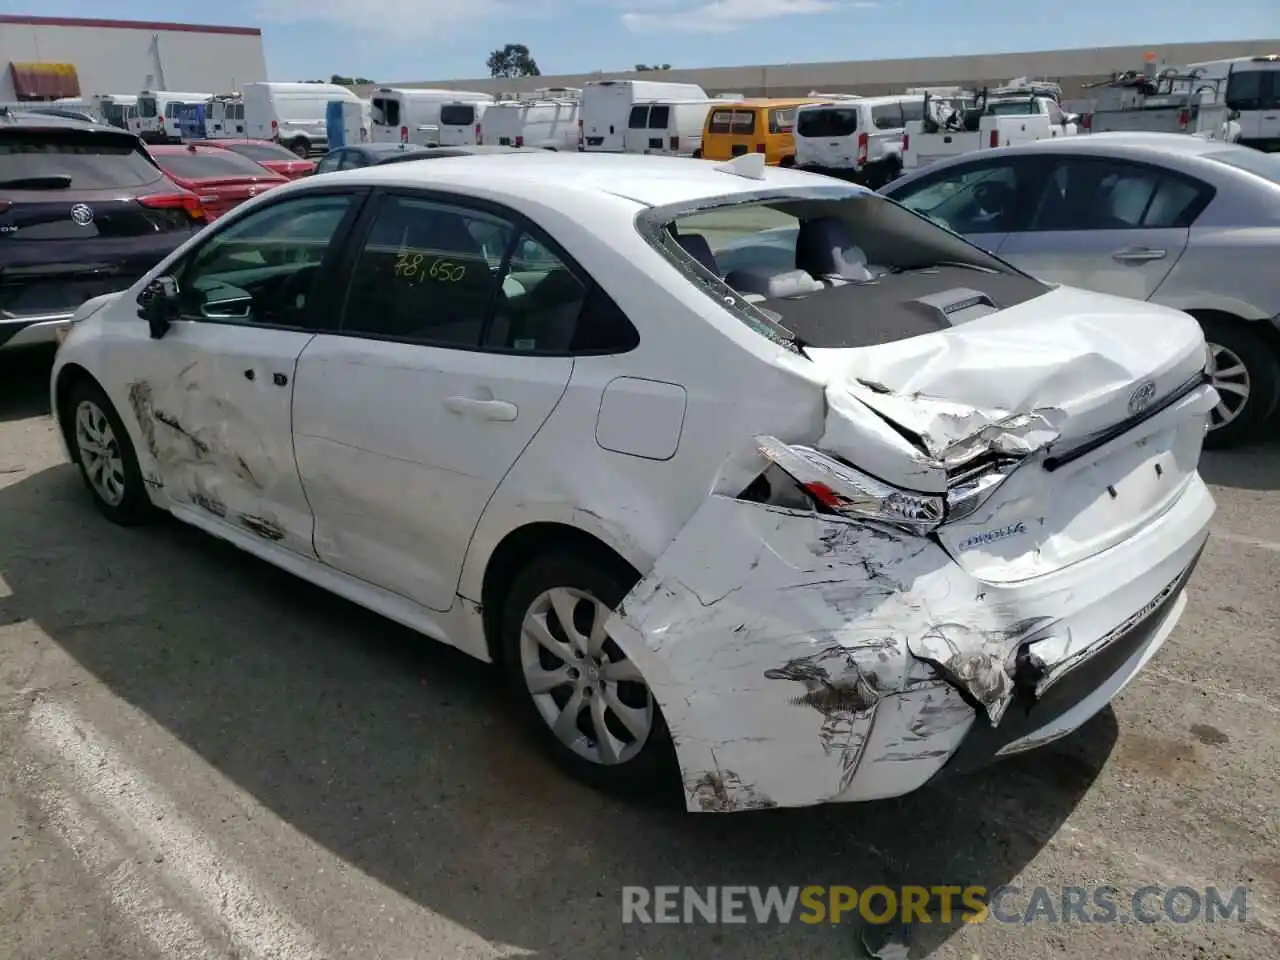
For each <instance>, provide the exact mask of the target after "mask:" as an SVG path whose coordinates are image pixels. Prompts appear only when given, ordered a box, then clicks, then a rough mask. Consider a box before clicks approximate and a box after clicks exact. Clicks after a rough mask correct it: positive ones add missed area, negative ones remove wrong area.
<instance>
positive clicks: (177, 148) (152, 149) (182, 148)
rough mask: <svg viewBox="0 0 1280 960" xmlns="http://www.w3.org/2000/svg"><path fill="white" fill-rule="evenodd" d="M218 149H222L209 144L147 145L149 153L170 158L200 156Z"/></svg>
mask: <svg viewBox="0 0 1280 960" xmlns="http://www.w3.org/2000/svg"><path fill="white" fill-rule="evenodd" d="M218 149H221V148H219V147H215V146H212V145H211V144H207V143H152V144H148V145H147V151H148V152H149V153H159V154H161V155H163V156H168V157H173V156H177V155H178V154H181V153H196V154H198V153H202V152H207V151H210V150H218Z"/></svg>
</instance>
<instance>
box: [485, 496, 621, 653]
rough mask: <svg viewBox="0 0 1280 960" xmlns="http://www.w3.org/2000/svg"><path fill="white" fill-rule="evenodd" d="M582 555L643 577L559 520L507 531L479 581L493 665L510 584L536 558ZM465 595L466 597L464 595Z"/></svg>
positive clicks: (584, 532)
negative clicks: (503, 606) (563, 554)
mask: <svg viewBox="0 0 1280 960" xmlns="http://www.w3.org/2000/svg"><path fill="white" fill-rule="evenodd" d="M558 552H573V553H578V554H585V555H587V556H590V557H593V558H595V559H597V560H598V561H599V562H600V563H602V564H608V565H612V566H614V567H616V568H617V569H618V571H619V572H620V573H622V574H625V575H626V576H629V577H632V578H634V579H635V580H636V581H639V580H640V578H641V577H642V576H643V574H642V573H641V571H640V570H639V569H637V566H636V564H635V563H634V562H632V560H629V559H627V558H626V557H625V556H623V554H622V553H621V552H620V551H619V550H617V549H615V547H614V546H612V545H610V544H609V543H608V542H606V540H604V539H602V538H601V537H599V536H596V535H595V534H593V533H591V532H589V531H587V530H584V529H582V528H581V527H577V526H573V525H572V524H569V523H564V522H562V521H558V520H533V521H530V522H527V523H524V524H522V525H521V526H518V527H515V528H513V529H512V530H510V531H508V532H507V533H506V535H505V536H503V537H502V539H501V540H499V541H498V543H497V545H496V546H495V547H494V549H493V550H492V551H491V552H490V553H489V556H488V560H487V561H486V563H485V565H484V572H483V575H482V576H481V578H480V590H479V593H480V615H481V626H482V628H483V631H484V640H485V648H486V650H487V651H488V654H489V658H490V659H491V660H492V661H493V662H494V663H495V664H496V663H500V662H501V658H502V638H501V619H502V601H503V598H504V597H505V596H506V594H507V591H508V590H510V588H511V584H512V583H513V582H514V581H515V578H516V577H517V576H519V574H520V571H521V570H523V569H525V568H526V567H527V566H528V565H529V564H530V563H532V562H533V561H534V560H536V559H537V558H538V557H541V556H546V555H548V554H551V553H558ZM464 595H465V594H464Z"/></svg>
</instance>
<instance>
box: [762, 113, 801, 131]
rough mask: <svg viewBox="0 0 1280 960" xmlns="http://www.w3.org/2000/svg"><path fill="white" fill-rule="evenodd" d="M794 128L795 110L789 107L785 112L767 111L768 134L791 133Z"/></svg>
mask: <svg viewBox="0 0 1280 960" xmlns="http://www.w3.org/2000/svg"><path fill="white" fill-rule="evenodd" d="M795 128H796V109H795V107H789V108H787V109H786V110H780V109H777V108H775V109H773V110H770V111H769V132H770V133H791V132H792V131H793V130H794V129H795Z"/></svg>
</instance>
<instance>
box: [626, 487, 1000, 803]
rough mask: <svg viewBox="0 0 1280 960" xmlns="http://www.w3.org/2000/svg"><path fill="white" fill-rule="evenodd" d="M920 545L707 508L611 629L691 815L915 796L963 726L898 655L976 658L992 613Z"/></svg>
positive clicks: (962, 708) (756, 512)
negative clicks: (953, 639) (659, 730)
mask: <svg viewBox="0 0 1280 960" xmlns="http://www.w3.org/2000/svg"><path fill="white" fill-rule="evenodd" d="M975 600H976V595H975V591H974V589H973V588H972V582H971V581H969V580H968V578H967V577H966V576H965V575H964V574H963V573H962V572H960V571H959V570H958V568H956V567H955V565H954V564H953V563H952V562H951V561H950V559H949V558H948V557H947V555H946V554H945V553H944V552H943V550H942V549H941V548H940V547H938V546H937V545H936V544H935V543H934V542H933V541H931V540H927V539H923V538H918V537H911V536H906V535H901V536H900V535H895V534H893V533H888V532H882V531H880V530H877V529H872V528H869V527H866V526H863V525H860V524H856V523H852V522H848V521H845V520H842V519H839V518H833V517H828V516H825V515H819V514H816V513H805V512H801V511H795V510H788V509H783V508H777V507H771V506H767V505H762V504H759V503H754V502H746V501H740V500H736V499H733V498H730V497H726V496H720V495H716V494H713V495H711V496H710V497H709V498H708V499H707V500H706V501H705V503H704V504H703V505H702V506H701V507H700V508H699V510H698V511H697V512H696V513H695V514H694V516H693V518H692V519H691V520H690V522H689V523H688V524H687V525H686V526H685V528H684V529H683V531H682V532H681V533H680V535H679V536H678V537H677V538H676V539H675V541H674V542H673V543H672V544H671V546H670V547H669V548H668V549H667V550H666V552H664V553H663V554H662V556H661V557H660V558H659V559H658V561H657V563H656V565H655V566H654V569H653V570H652V572H651V573H650V574H649V575H648V576H647V577H645V578H644V579H643V580H642V581H641V582H640V583H639V584H637V585H636V587H635V589H633V590H632V591H631V593H630V594H628V595H627V597H626V598H625V599H624V600H623V602H622V604H621V605H620V606H619V608H618V610H617V612H616V613H615V615H614V616H613V617H612V618H611V619H610V621H609V624H608V630H609V633H610V634H611V635H612V636H613V637H614V639H615V640H616V642H617V643H618V644H619V645H620V646H621V647H622V648H623V650H624V651H625V652H626V653H627V655H628V656H629V657H630V658H631V659H632V660H633V662H635V663H636V665H637V666H638V667H639V668H640V670H641V671H642V672H643V673H644V675H645V677H646V679H647V680H648V682H649V686H650V688H651V689H652V690H653V693H654V696H655V697H656V698H657V700H658V703H659V704H660V705H661V707H662V709H663V712H664V715H665V717H666V720H667V724H668V726H669V727H670V729H671V735H672V738H673V740H674V743H675V749H676V754H677V758H678V760H679V764H680V767H681V772H682V776H683V780H684V787H685V794H686V802H687V805H688V808H689V809H690V810H694V811H701V810H708V811H723V810H738V809H749V808H753V807H766V806H775V805H778V806H802V805H806V804H813V803H821V802H824V801H827V800H832V799H842V800H846V799H870V798H873V797H877V796H893V795H899V794H902V793H906V792H909V791H910V790H913V789H915V788H916V787H918V786H920V785H922V784H923V783H924V782H925V781H926V780H927V779H928V778H929V777H930V776H931V775H932V774H933V773H934V772H935V771H936V769H937V766H938V764H939V762H940V760H939V758H940V757H945V756H948V755H949V754H950V753H951V752H952V751H953V750H954V749H955V747H956V746H957V745H958V744H959V742H960V740H961V739H963V737H964V734H965V733H966V732H967V731H968V729H969V727H970V725H971V724H972V723H973V722H974V720H975V717H976V716H977V712H976V711H975V710H974V709H973V707H972V706H971V705H970V703H969V702H967V699H966V697H964V696H962V695H961V694H960V692H959V691H958V689H957V687H956V686H954V685H953V684H951V683H948V682H947V681H946V680H945V679H943V678H942V677H941V676H940V674H939V673H938V672H937V671H936V670H935V669H934V667H932V666H931V665H930V664H928V663H926V662H925V661H924V660H922V659H920V658H918V657H916V656H915V655H913V654H912V652H911V644H912V643H913V642H915V641H917V640H918V638H921V637H925V636H928V635H930V634H931V631H932V632H933V633H936V630H937V625H938V624H949V623H962V624H964V625H965V627H966V635H967V636H971V637H973V638H975V642H974V648H975V650H976V649H979V648H980V647H981V645H982V644H983V643H984V642H987V641H989V640H990V638H992V637H1000V638H1007V636H1008V628H1007V626H1002V625H1001V624H999V623H998V622H997V620H998V619H999V617H1000V614H1001V612H1000V611H999V610H998V609H989V608H987V607H986V606H984V605H983V604H981V603H977V602H975Z"/></svg>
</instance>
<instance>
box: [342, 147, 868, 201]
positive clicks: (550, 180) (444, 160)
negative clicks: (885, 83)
mask: <svg viewBox="0 0 1280 960" xmlns="http://www.w3.org/2000/svg"><path fill="white" fill-rule="evenodd" d="M514 157H519V158H520V159H518V160H516V159H513V158H514ZM719 167H720V164H717V163H712V162H710V161H707V160H693V159H685V158H680V157H661V156H645V155H643V154H634V153H631V154H628V153H578V152H576V151H574V152H568V151H565V152H558V151H551V150H515V149H513V150H511V151H510V152H504V153H502V154H482V155H475V156H467V157H441V158H440V159H438V160H435V161H433V162H432V163H392V164H387V165H385V166H374V167H366V168H363V169H360V170H350V171H340V172H338V173H335V174H332V176H334V177H347V178H349V179H350V180H352V181H353V182H360V183H369V184H371V185H378V184H391V183H395V184H397V185H414V182H415V181H420V182H421V184H422V185H424V186H428V185H429V186H457V187H459V188H467V187H480V188H484V189H489V190H491V189H493V188H494V186H495V185H500V187H501V189H502V190H503V191H504V192H506V193H508V194H510V195H512V196H514V197H519V198H521V199H525V200H531V201H537V202H540V203H542V204H545V205H554V203H555V197H556V194H557V193H561V194H563V195H564V196H566V197H568V196H569V195H575V196H581V194H582V192H583V191H587V192H596V193H598V194H600V195H602V196H606V195H607V196H613V197H622V198H625V199H628V200H631V201H634V202H636V203H640V204H643V205H645V206H665V205H667V204H678V203H687V202H691V201H697V200H714V199H720V198H731V197H733V196H735V195H741V194H749V193H757V194H758V193H760V192H762V191H767V190H769V189H770V188H773V189H796V188H803V187H810V188H811V187H819V186H823V185H826V186H832V185H834V184H833V182H832V181H831V180H830V179H828V178H826V177H819V176H816V175H814V174H810V173H802V172H800V171H798V170H787V169H784V168H781V167H766V168H765V172H764V174H763V178H762V179H759V180H757V179H755V178H753V177H744V176H738V175H736V174H733V173H729V172H725V171H723V170H721V169H719ZM841 186H843V187H845V188H846V189H848V190H850V191H854V192H863V193H867V194H870V193H871V191H869V190H866V189H865V188H862V187H858V186H855V185H853V184H841Z"/></svg>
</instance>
